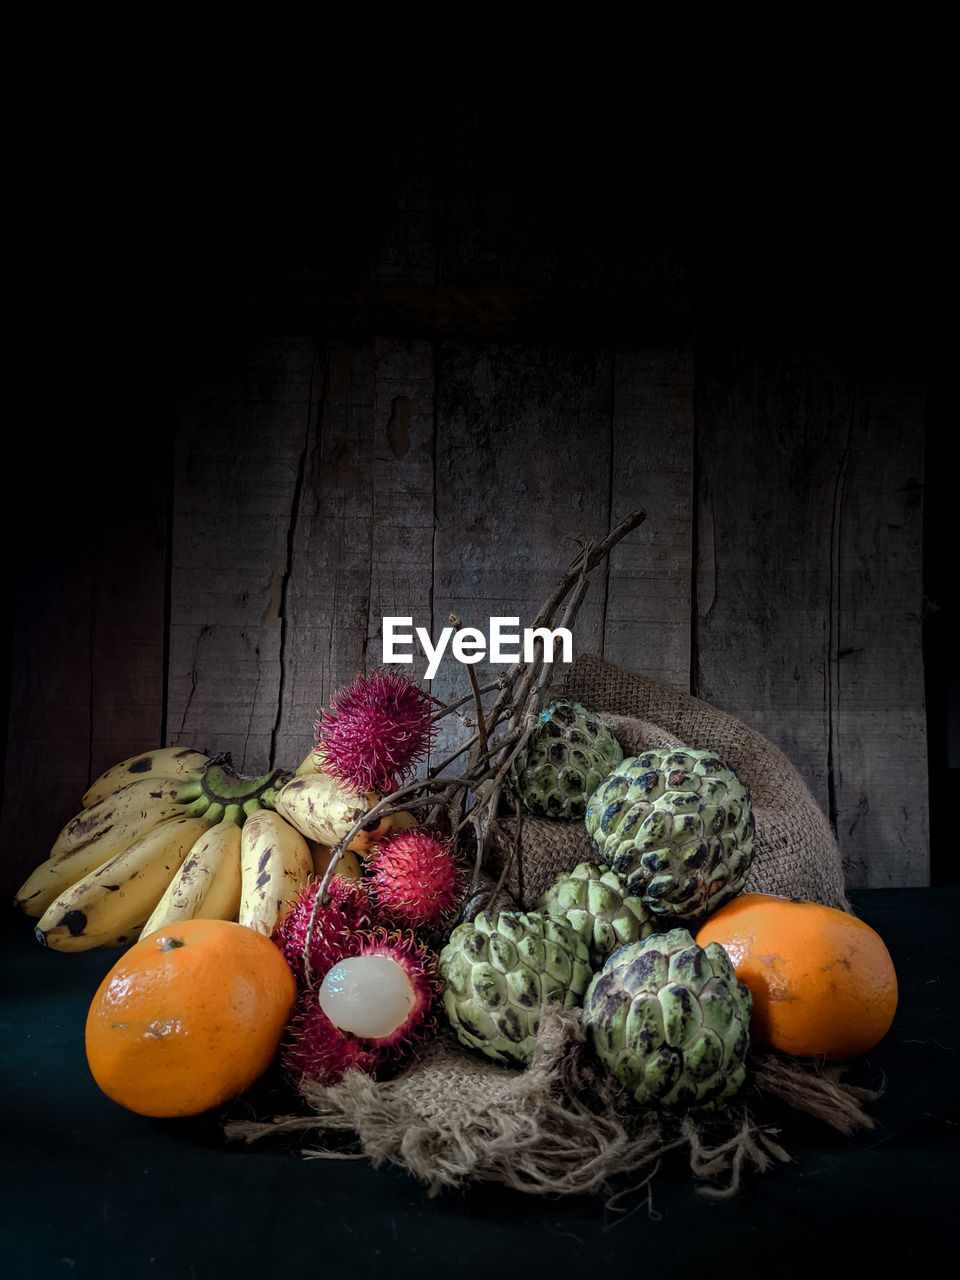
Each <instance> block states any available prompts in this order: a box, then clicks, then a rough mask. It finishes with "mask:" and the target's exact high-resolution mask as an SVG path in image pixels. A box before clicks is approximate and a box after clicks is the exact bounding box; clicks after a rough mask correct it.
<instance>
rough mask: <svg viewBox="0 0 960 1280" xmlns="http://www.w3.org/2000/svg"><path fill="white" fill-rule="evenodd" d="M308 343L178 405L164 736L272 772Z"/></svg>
mask: <svg viewBox="0 0 960 1280" xmlns="http://www.w3.org/2000/svg"><path fill="white" fill-rule="evenodd" d="M314 378H315V350H314V344H313V343H312V342H311V341H309V340H306V339H276V340H274V341H271V342H265V343H263V344H262V345H260V346H258V347H255V348H253V349H252V350H250V351H249V352H246V353H244V352H241V353H238V354H237V356H236V358H235V360H234V362H233V363H232V364H231V365H229V366H226V367H218V370H217V373H216V376H215V377H213V376H211V378H210V379H209V380H208V381H207V383H206V384H205V385H202V386H199V387H197V388H196V389H195V390H194V393H193V394H192V395H191V396H190V397H184V399H183V400H182V401H181V404H180V416H179V422H178V426H179V431H178V449H177V468H176V484H175V495H174V512H173V545H172V556H173V562H172V581H171V616H170V676H169V711H168V717H167V724H168V737H169V739H170V742H171V743H172V744H177V745H183V746H190V747H196V748H198V749H201V750H206V751H208V752H210V753H214V752H221V751H226V752H230V754H231V755H232V758H233V763H234V765H235V767H236V768H238V769H239V770H240V771H241V772H245V773H259V772H262V771H264V770H266V769H268V768H269V767H270V766H271V763H272V762H271V758H270V756H271V744H272V735H273V732H274V729H275V725H276V720H277V714H278V706H279V695H280V676H281V666H280V662H281V652H280V650H281V630H282V628H281V602H282V597H283V591H284V583H285V576H286V573H287V569H288V556H289V546H288V543H289V527H290V519H291V510H292V507H293V503H294V494H295V490H296V485H297V476H298V469H299V466H300V461H301V457H302V454H303V449H304V440H305V438H306V434H307V431H308V426H309V422H310V419H311V412H312V403H313V401H312V398H313V395H314V394H315V391H314Z"/></svg>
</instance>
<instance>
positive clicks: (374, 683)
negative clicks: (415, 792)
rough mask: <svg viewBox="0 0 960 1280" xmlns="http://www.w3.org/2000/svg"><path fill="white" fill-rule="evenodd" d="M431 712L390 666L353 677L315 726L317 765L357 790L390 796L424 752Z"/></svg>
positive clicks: (424, 697) (428, 702)
mask: <svg viewBox="0 0 960 1280" xmlns="http://www.w3.org/2000/svg"><path fill="white" fill-rule="evenodd" d="M433 712H434V703H433V700H432V699H431V697H430V695H429V694H428V693H426V692H425V691H424V690H423V689H421V688H420V686H419V685H418V684H416V683H415V682H414V681H413V680H411V679H410V677H409V676H405V675H402V674H400V673H399V672H397V671H394V670H392V669H391V668H389V667H385V668H381V669H379V670H377V671H374V672H373V673H372V674H371V675H369V676H366V675H358V676H357V677H356V678H355V679H354V680H352V681H351V682H350V683H349V684H346V685H343V686H342V687H341V688H340V689H339V690H338V691H337V692H336V693H335V694H334V696H333V697H332V698H331V700H330V707H329V709H325V710H323V711H321V712H320V717H319V719H318V720H317V722H316V724H315V725H314V731H315V734H316V743H317V745H316V748H315V755H316V763H317V766H318V768H320V769H321V770H322V771H323V772H324V773H327V774H329V775H330V776H331V777H333V778H337V779H338V780H339V781H340V782H342V783H344V784H345V785H347V786H350V787H353V788H354V789H355V790H356V791H379V792H382V793H388V792H390V791H393V790H395V789H396V787H397V786H399V784H400V782H401V781H402V780H403V779H404V778H405V777H406V775H407V774H409V773H410V772H411V771H412V770H413V768H414V766H415V765H416V764H417V763H418V762H419V761H421V760H422V759H424V757H425V756H426V754H427V752H428V751H429V749H430V746H431V744H432V742H433V739H434V736H435V732H436V727H435V724H434V721H433Z"/></svg>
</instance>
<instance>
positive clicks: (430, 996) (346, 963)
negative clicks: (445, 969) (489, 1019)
mask: <svg viewBox="0 0 960 1280" xmlns="http://www.w3.org/2000/svg"><path fill="white" fill-rule="evenodd" d="M442 987H443V982H442V979H441V978H440V976H439V972H438V968H437V957H436V954H435V953H434V952H433V951H431V950H429V949H428V948H426V947H424V946H423V945H422V944H421V943H419V942H418V941H417V940H416V938H414V936H413V935H412V934H411V933H405V932H401V931H391V930H387V929H383V928H378V929H373V930H371V931H370V932H369V933H367V934H364V935H362V936H361V937H360V942H359V946H358V949H357V950H356V951H355V952H354V953H353V954H352V955H350V956H344V957H343V958H342V959H341V960H339V961H337V962H336V963H335V964H334V965H333V966H332V967H331V968H330V969H329V970H328V971H327V973H326V975H325V976H324V979H323V981H322V982H321V983H320V984H319V986H317V987H314V988H311V989H310V990H308V991H304V992H302V993H301V995H300V997H299V1000H298V1007H297V1010H296V1012H295V1014H294V1017H293V1018H292V1019H291V1022H290V1025H289V1028H288V1043H287V1046H286V1048H285V1050H284V1055H283V1061H284V1066H285V1068H286V1070H287V1071H288V1072H289V1073H290V1074H291V1075H292V1076H294V1077H295V1078H297V1079H298V1081H299V1082H300V1083H303V1081H305V1080H312V1081H316V1082H318V1083H321V1084H334V1083H336V1082H337V1081H338V1080H342V1079H343V1076H344V1075H345V1074H346V1072H347V1071H349V1070H351V1069H356V1070H359V1071H364V1072H366V1073H367V1074H368V1075H371V1076H377V1075H379V1074H381V1073H382V1072H383V1071H384V1070H385V1068H387V1066H388V1065H395V1064H396V1063H397V1062H398V1061H400V1060H402V1059H403V1058H404V1057H405V1055H406V1053H407V1052H408V1051H409V1049H410V1048H411V1047H412V1046H413V1045H414V1044H416V1043H417V1042H419V1041H422V1040H423V1039H424V1038H425V1037H426V1036H428V1035H430V1034H431V1033H432V1032H433V1031H434V1030H435V1029H436V1025H437V1023H436V1018H435V1016H434V1011H435V1007H436V1004H437V1000H438V998H439V995H440V992H441V990H442Z"/></svg>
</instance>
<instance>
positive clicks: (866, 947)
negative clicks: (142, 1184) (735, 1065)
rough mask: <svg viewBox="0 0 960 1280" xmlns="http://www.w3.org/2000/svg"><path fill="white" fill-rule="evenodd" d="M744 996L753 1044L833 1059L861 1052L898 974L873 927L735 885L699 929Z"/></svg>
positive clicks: (886, 1020)
mask: <svg viewBox="0 0 960 1280" xmlns="http://www.w3.org/2000/svg"><path fill="white" fill-rule="evenodd" d="M697 942H698V943H699V944H700V946H702V947H704V946H706V945H707V943H708V942H719V943H720V945H721V946H722V947H723V949H724V950H725V951H726V952H727V954H728V955H729V956H730V959H731V960H732V962H733V967H734V969H735V970H736V973H737V977H738V978H739V979H740V981H741V982H744V983H745V984H746V985H747V986H748V987H749V988H750V992H751V994H752V996H753V1014H752V1017H751V1020H750V1034H751V1038H752V1039H753V1040H754V1042H755V1043H757V1044H761V1045H768V1046H770V1047H771V1048H774V1049H779V1050H780V1051H781V1052H783V1053H787V1054H790V1055H792V1056H794V1057H816V1056H823V1057H824V1058H826V1059H828V1060H829V1061H832V1062H845V1061H847V1060H848V1059H849V1058H855V1057H858V1056H859V1055H860V1054H863V1053H867V1052H868V1050H870V1049H872V1048H873V1047H874V1045H876V1044H878V1043H879V1041H880V1040H882V1039H883V1037H884V1036H885V1035H886V1033H887V1031H888V1030H889V1029H890V1024H891V1023H892V1022H893V1015H894V1013H895V1012H896V1008H897V975H896V972H895V970H894V967H893V961H892V960H891V958H890V953H889V951H888V950H887V948H886V945H885V943H884V942H883V939H882V938H881V937H880V935H879V934H878V933H876V932H875V931H874V930H873V929H871V928H870V926H869V925H868V924H864V922H863V921H862V920H858V919H857V917H856V916H852V915H849V914H848V913H847V912H845V911H839V910H837V909H836V908H835V907H825V906H821V905H820V904H819V903H816V902H807V901H805V900H801V899H797V898H784V897H778V896H776V895H774V894H766V893H741V894H740V895H739V896H738V897H736V898H734V899H732V901H730V902H728V903H727V904H726V906H723V907H721V908H720V909H719V911H715V912H714V914H713V915H712V916H710V917H709V918H708V919H707V920H706V921H705V922H704V923H703V925H702V926H701V927H700V930H699V932H698V933H697Z"/></svg>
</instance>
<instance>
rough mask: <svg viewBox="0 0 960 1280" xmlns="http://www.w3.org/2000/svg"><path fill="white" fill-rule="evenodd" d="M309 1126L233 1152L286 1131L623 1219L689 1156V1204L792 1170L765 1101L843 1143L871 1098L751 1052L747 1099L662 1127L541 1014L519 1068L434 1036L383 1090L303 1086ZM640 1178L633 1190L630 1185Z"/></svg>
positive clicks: (457, 1181) (829, 1073)
mask: <svg viewBox="0 0 960 1280" xmlns="http://www.w3.org/2000/svg"><path fill="white" fill-rule="evenodd" d="M301 1093H302V1095H303V1097H304V1099H305V1100H306V1102H307V1103H309V1105H310V1106H311V1107H312V1108H313V1110H314V1114H313V1115H310V1116H286V1117H278V1118H277V1119H275V1120H273V1121H271V1122H266V1123H248V1122H242V1123H235V1124H232V1125H229V1126H227V1128H226V1135H227V1137H228V1138H231V1139H235V1140H240V1141H244V1142H248V1143H250V1142H254V1141H256V1140H258V1139H261V1138H265V1137H269V1136H278V1135H281V1134H287V1133H291V1132H298V1131H299V1132H303V1133H305V1134H306V1133H310V1132H314V1133H316V1134H317V1135H318V1136H319V1135H320V1134H324V1133H327V1134H331V1135H336V1134H344V1133H346V1134H353V1135H355V1137H356V1140H357V1142H358V1144H359V1147H360V1151H359V1152H358V1153H348V1154H346V1155H345V1154H344V1152H343V1151H342V1150H341V1149H336V1148H330V1149H324V1148H323V1147H308V1148H306V1149H305V1150H304V1151H303V1155H304V1156H307V1157H312V1158H315V1159H368V1160H369V1161H370V1162H371V1163H372V1165H373V1166H374V1167H375V1168H379V1167H381V1166H383V1165H385V1164H392V1165H396V1166H398V1167H400V1168H402V1169H404V1170H405V1171H406V1172H407V1173H409V1174H411V1175H412V1176H413V1177H414V1178H416V1179H417V1180H418V1181H419V1182H421V1183H422V1184H423V1185H424V1186H425V1187H426V1188H427V1192H428V1194H429V1195H430V1196H436V1195H438V1194H440V1193H441V1192H445V1191H451V1190H456V1189H459V1188H462V1187H465V1186H466V1185H468V1184H471V1183H482V1182H495V1183H501V1184H502V1185H504V1186H506V1187H509V1188H511V1189H513V1190H515V1191H522V1192H525V1193H528V1194H536V1195H549V1196H567V1195H584V1194H601V1195H603V1196H604V1199H605V1204H606V1207H607V1209H608V1210H617V1209H620V1208H621V1206H622V1205H623V1203H624V1202H625V1201H626V1200H629V1199H630V1198H631V1197H635V1196H636V1195H637V1193H638V1192H640V1191H641V1190H643V1189H644V1188H645V1187H647V1185H648V1184H649V1182H650V1180H651V1179H652V1178H653V1177H654V1176H655V1174H656V1173H657V1171H658V1169H659V1168H660V1165H661V1162H662V1161H663V1159H664V1158H665V1157H666V1156H668V1155H669V1154H671V1153H673V1152H682V1151H683V1150H684V1149H686V1151H687V1154H688V1161H689V1168H690V1173H691V1175H692V1177H693V1178H694V1179H695V1183H696V1187H697V1190H698V1192H699V1193H700V1194H702V1195H706V1196H710V1197H713V1198H718V1199H724V1198H729V1197H731V1196H734V1195H736V1194H737V1193H738V1192H739V1191H740V1189H741V1187H742V1185H743V1180H744V1176H745V1175H746V1174H747V1173H748V1172H749V1171H750V1170H754V1171H756V1172H759V1173H765V1172H767V1171H768V1170H769V1169H770V1168H772V1167H773V1165H774V1164H775V1163H777V1162H780V1163H783V1162H787V1161H789V1159H790V1156H789V1154H788V1153H787V1152H786V1151H785V1150H784V1148H783V1147H782V1146H781V1145H780V1144H779V1143H778V1142H777V1140H776V1139H777V1137H778V1131H777V1130H776V1129H775V1128H773V1127H771V1126H769V1125H765V1124H762V1123H760V1122H759V1121H758V1120H757V1119H756V1118H755V1114H754V1113H755V1112H756V1111H757V1110H758V1109H762V1107H763V1103H764V1101H765V1100H770V1099H773V1100H775V1101H776V1102H779V1103H782V1104H784V1105H786V1106H787V1107H789V1108H790V1109H791V1110H792V1111H793V1112H794V1113H797V1112H802V1113H806V1114H807V1115H810V1116H813V1117H816V1118H817V1119H818V1120H820V1121H822V1122H823V1123H825V1124H827V1125H829V1126H830V1127H832V1128H834V1129H836V1130H838V1131H839V1132H840V1133H843V1134H846V1135H850V1134H853V1133H855V1132H857V1131H858V1130H864V1129H870V1128H872V1126H873V1121H872V1119H871V1118H870V1117H869V1116H868V1115H867V1113H866V1112H865V1111H864V1110H863V1106H862V1104H863V1103H864V1102H868V1101H871V1100H873V1099H874V1098H875V1097H876V1094H875V1093H873V1092H871V1091H870V1090H867V1089H863V1088H859V1087H855V1086H853V1085H850V1084H847V1083H844V1082H843V1081H842V1080H841V1079H840V1071H839V1069H838V1068H817V1067H816V1066H811V1065H809V1064H805V1063H801V1062H797V1061H794V1060H792V1059H788V1058H785V1057H783V1056H782V1055H780V1054H775V1053H765V1054H758V1053H754V1054H753V1055H752V1057H751V1062H750V1074H749V1077H748V1085H747V1088H746V1090H745V1092H744V1100H743V1102H742V1103H740V1104H739V1105H738V1106H736V1107H731V1108H730V1109H729V1111H728V1112H726V1113H721V1114H719V1115H717V1116H707V1117H705V1118H702V1119H701V1118H699V1117H698V1118H696V1119H695V1118H694V1117H693V1116H692V1115H690V1114H687V1115H683V1116H671V1115H668V1114H666V1113H662V1112H659V1111H657V1110H656V1109H653V1108H648V1109H641V1108H638V1107H637V1106H636V1105H635V1104H634V1103H633V1102H632V1100H631V1099H630V1098H629V1097H628V1096H627V1095H626V1093H625V1091H624V1090H623V1089H622V1088H621V1086H620V1085H619V1084H618V1083H617V1081H616V1080H615V1079H614V1078H613V1077H612V1076H611V1075H609V1074H608V1073H607V1072H605V1071H604V1070H603V1069H602V1068H601V1067H599V1065H598V1064H595V1063H594V1062H593V1060H592V1056H591V1054H590V1051H589V1047H588V1046H587V1044H586V1041H585V1033H584V1029H583V1025H582V1021H581V1010H580V1009H579V1008H572V1009H563V1008H560V1007H553V1008H550V1009H546V1010H545V1011H544V1013H543V1016H542V1018H541V1023H540V1030H539V1032H538V1035H537V1045H536V1049H535V1052H534V1057H533V1061H532V1062H531V1064H530V1066H529V1067H528V1068H527V1069H525V1070H523V1071H516V1070H513V1069H510V1068H506V1067H500V1066H498V1065H497V1064H496V1063H493V1062H491V1061H488V1060H486V1059H483V1058H481V1057H479V1056H478V1055H474V1054H470V1053H469V1052H467V1051H464V1050H463V1049H462V1048H461V1047H459V1046H458V1045H457V1044H456V1042H455V1040H453V1038H452V1037H451V1036H449V1035H447V1034H446V1033H442V1034H441V1035H439V1036H438V1037H437V1038H436V1039H435V1040H433V1041H431V1042H430V1043H429V1044H428V1045H427V1046H426V1049H425V1050H424V1052H423V1054H422V1056H421V1058H420V1059H419V1060H418V1061H417V1062H416V1063H415V1064H413V1065H412V1066H411V1067H410V1068H408V1069H407V1070H406V1071H404V1072H403V1073H402V1074H401V1075H399V1076H397V1077H396V1078H395V1079H393V1080H386V1081H379V1082H378V1081H374V1080H372V1079H371V1078H370V1077H369V1076H367V1075H365V1074H363V1073H362V1072H359V1071H350V1072H348V1073H347V1075H346V1077H345V1078H344V1079H343V1080H342V1081H341V1082H340V1083H338V1084H336V1085H329V1086H323V1085H315V1084H309V1083H308V1084H304V1085H303V1086H302V1088H301ZM638 1178H639V1180H637V1179H638Z"/></svg>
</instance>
